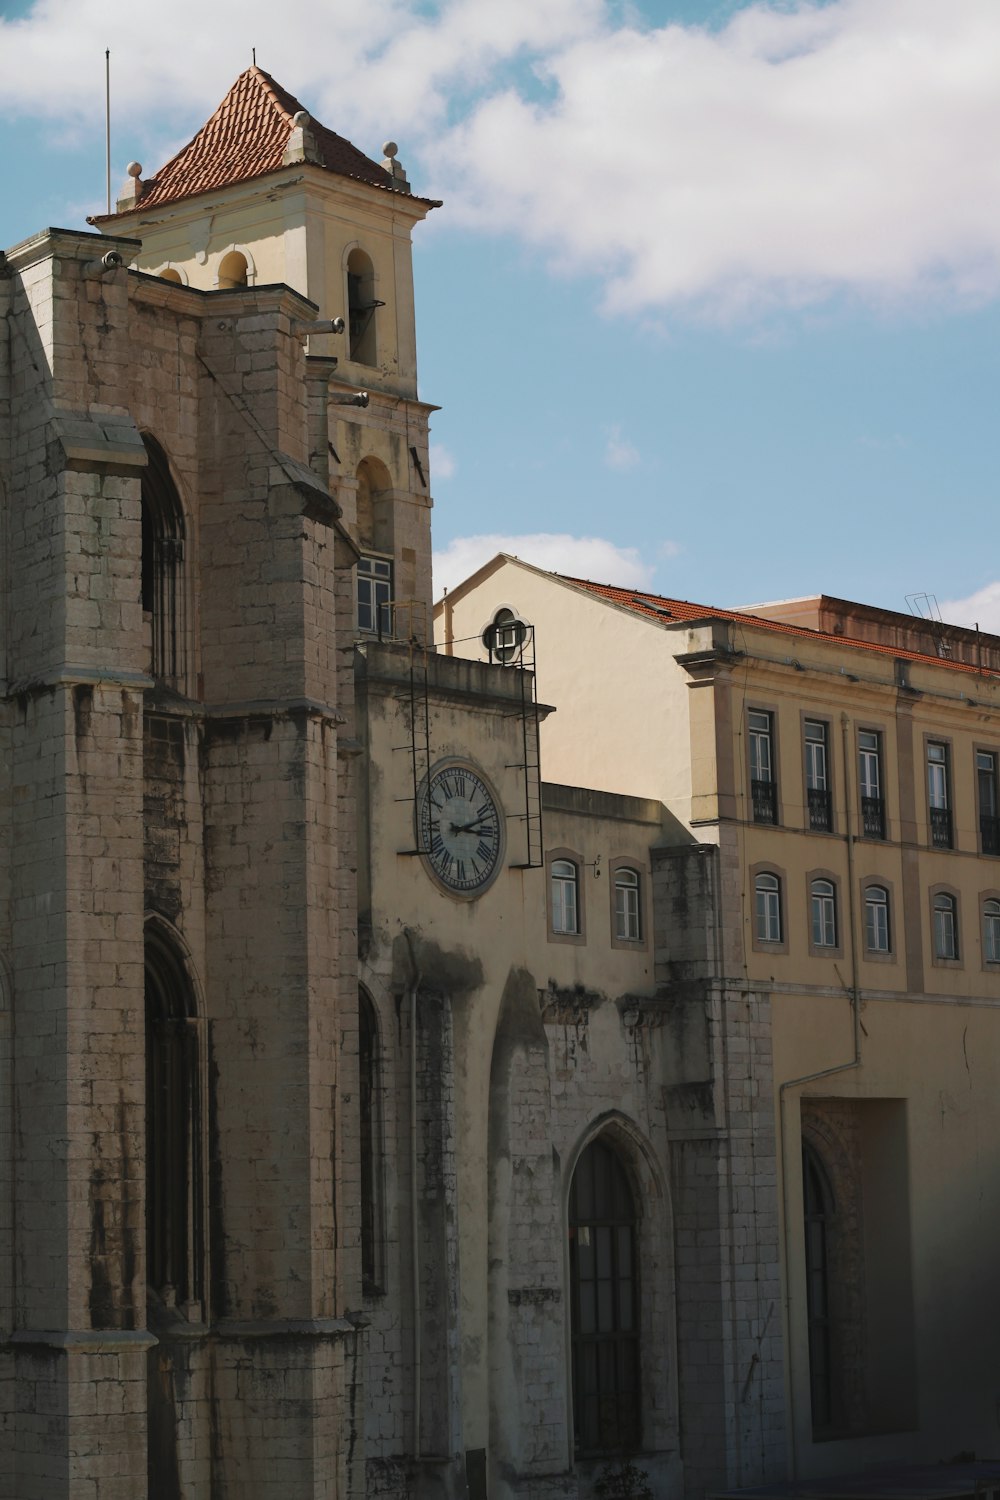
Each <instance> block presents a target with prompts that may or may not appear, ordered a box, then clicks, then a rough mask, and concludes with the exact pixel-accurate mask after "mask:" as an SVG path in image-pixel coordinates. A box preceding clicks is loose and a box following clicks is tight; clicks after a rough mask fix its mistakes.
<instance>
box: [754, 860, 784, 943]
mask: <svg viewBox="0 0 1000 1500" xmlns="http://www.w3.org/2000/svg"><path fill="white" fill-rule="evenodd" d="M766 882H771V884H766ZM754 925H755V931H756V933H757V941H758V943H780V942H781V941H782V931H781V876H780V875H775V874H773V873H772V872H771V871H770V870H761V871H760V873H759V874H757V875H756V876H755V877H754Z"/></svg>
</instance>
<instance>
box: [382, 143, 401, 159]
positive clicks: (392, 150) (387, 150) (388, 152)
mask: <svg viewBox="0 0 1000 1500" xmlns="http://www.w3.org/2000/svg"><path fill="white" fill-rule="evenodd" d="M398 150H399V147H398V146H397V145H396V142H395V141H386V142H385V144H384V145H383V147H382V155H383V156H395V154H396V152H397V151H398Z"/></svg>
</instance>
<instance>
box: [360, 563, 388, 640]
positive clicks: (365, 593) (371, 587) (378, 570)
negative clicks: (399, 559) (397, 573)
mask: <svg viewBox="0 0 1000 1500" xmlns="http://www.w3.org/2000/svg"><path fill="white" fill-rule="evenodd" d="M358 629H359V630H361V631H364V632H365V634H369V635H378V636H379V637H381V636H391V635H392V562H391V560H390V559H389V558H387V557H374V556H370V555H367V554H366V555H364V556H362V557H359V558H358Z"/></svg>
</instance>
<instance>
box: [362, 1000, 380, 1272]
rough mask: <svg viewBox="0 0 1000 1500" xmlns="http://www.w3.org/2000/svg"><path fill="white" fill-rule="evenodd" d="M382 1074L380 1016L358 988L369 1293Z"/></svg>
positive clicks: (376, 1227)
mask: <svg viewBox="0 0 1000 1500" xmlns="http://www.w3.org/2000/svg"><path fill="white" fill-rule="evenodd" d="M380 1096H381V1076H380V1066H379V1047H378V1017H377V1016H376V1014H375V1007H374V1005H373V1004H372V1002H371V1000H370V999H369V998H368V996H367V995H366V994H365V992H364V990H359V991H358V1102H359V1114H360V1137H361V1139H360V1157H361V1163H360V1165H361V1282H362V1287H363V1290H364V1292H365V1295H366V1296H371V1295H372V1294H374V1293H376V1292H378V1291H380V1290H381V1287H382V1253H381V1252H382V1193H381V1186H382V1170H381V1160H380V1155H381V1153H380V1151H379V1141H380V1132H379V1120H380V1109H381V1097H380Z"/></svg>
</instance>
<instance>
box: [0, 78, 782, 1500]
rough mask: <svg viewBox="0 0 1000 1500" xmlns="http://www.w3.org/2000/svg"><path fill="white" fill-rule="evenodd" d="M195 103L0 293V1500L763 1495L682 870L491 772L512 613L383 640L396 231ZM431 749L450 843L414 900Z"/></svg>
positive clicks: (404, 562) (767, 1387)
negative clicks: (500, 632) (225, 165)
mask: <svg viewBox="0 0 1000 1500" xmlns="http://www.w3.org/2000/svg"><path fill="white" fill-rule="evenodd" d="M262 80H264V81H262ZM238 89H242V90H243V94H241V95H240V96H239V97H240V98H243V97H244V95H246V96H247V97H249V96H251V95H252V96H253V97H254V98H256V97H257V95H258V94H261V97H263V98H264V100H265V104H266V105H267V108H268V109H272V110H273V111H274V112H275V113H274V115H273V119H274V121H276V122H277V123H276V124H275V130H278V127H279V126H280V131H284V132H285V134H286V136H287V140H286V141H285V144H284V145H282V141H283V140H285V137H284V136H282V137H281V138H280V139H277V146H276V148H275V149H277V151H278V155H277V157H276V164H274V165H273V166H272V167H271V168H269V169H268V171H267V172H265V173H264V175H263V177H261V176H258V177H251V178H249V179H246V180H244V179H242V178H241V179H238V180H234V181H232V182H225V183H223V184H222V185H221V186H219V187H217V188H215V189H213V190H212V193H211V194H208V190H207V189H206V188H204V186H203V185H202V186H199V185H198V184H197V182H196V183H195V188H194V189H192V190H191V192H190V193H189V194H188V196H185V193H184V192H181V193H180V196H175V197H174V198H173V199H170V200H169V201H170V203H171V207H170V210H169V212H161V210H160V209H157V208H156V204H157V202H158V201H159V202H162V201H163V197H164V194H165V193H166V188H165V187H164V186H163V184H164V183H169V181H171V180H172V179H171V178H170V173H169V172H165V173H164V174H163V176H162V178H161V183H160V187H159V188H158V189H157V188H156V187H155V180H154V187H153V188H152V189H151V190H150V192H149V194H148V195H147V197H146V199H145V205H146V206H145V208H144V206H143V204H144V200H143V197H142V184H141V183H139V182H138V181H137V182H135V183H134V184H133V189H132V192H133V197H132V200H131V201H130V202H126V203H125V204H124V207H123V214H122V216H120V217H118V218H115V219H114V221H113V222H111V223H108V224H106V225H105V226H104V227H105V228H106V229H107V230H108V231H109V232H108V234H106V235H105V236H103V237H101V236H98V235H87V234H77V233H70V232H65V231H49V232H47V233H43V234H40V235H38V236H37V237H35V238H34V239H32V240H29V241H26V242H25V243H24V244H22V245H19V246H17V247H15V248H14V249H13V250H11V251H10V252H8V254H7V256H6V258H5V259H4V261H3V263H2V274H0V301H2V303H3V311H4V315H5V322H4V327H5V328H6V330H7V335H6V342H5V344H4V345H3V351H2V356H0V499H2V509H3V517H4V529H3V539H4V545H3V580H2V583H3V596H4V599H5V601H6V603H5V609H4V611H3V614H2V617H0V631H2V652H3V675H4V694H3V698H2V706H0V735H2V744H3V752H4V753H3V758H2V766H3V772H2V779H0V810H2V816H0V829H2V843H3V858H2V861H0V877H2V886H0V954H2V956H3V967H2V971H0V1443H2V1451H3V1457H4V1460H5V1461H4V1463H3V1464H2V1465H0V1497H2V1500H43V1497H44V1500H61V1497H65V1500H69V1497H72V1500H119V1497H120V1500H136V1497H139V1496H148V1497H149V1500H181V1497H184V1500H196V1497H197V1500H202V1497H208V1496H212V1497H219V1500H222V1497H234V1496H236V1495H239V1496H241V1497H248V1500H249V1497H252V1500H269V1497H273V1500H279V1497H280V1500H321V1497H322V1500H333V1497H335V1496H336V1497H341V1500H344V1497H348V1496H357V1497H360V1496H362V1495H364V1494H366V1493H367V1494H370V1495H372V1496H377V1495H386V1496H389V1495H391V1496H393V1497H398V1500H403V1497H411V1496H412V1497H417V1496H420V1497H423V1496H427V1497H430V1496H439V1495H445V1496H448V1495H451V1496H460V1495H463V1494H465V1493H469V1494H471V1495H472V1496H474V1497H475V1500H480V1497H482V1496H484V1495H485V1494H487V1493H489V1494H490V1495H492V1496H497V1497H499V1496H509V1497H512V1500H513V1497H523V1500H543V1497H550V1496H552V1497H555V1496H571V1497H576V1496H578V1495H579V1496H586V1495H588V1494H589V1493H590V1492H591V1490H592V1486H593V1482H594V1478H595V1475H596V1474H597V1472H598V1471H599V1470H600V1468H601V1467H602V1465H603V1464H604V1463H606V1462H616V1461H617V1460H618V1458H620V1456H621V1454H622V1453H623V1452H624V1451H626V1450H628V1451H633V1452H634V1453H635V1454H637V1456H638V1459H639V1461H640V1462H641V1463H642V1465H643V1467H644V1468H645V1469H646V1471H647V1473H648V1474H649V1475H650V1476H651V1480H652V1482H653V1484H654V1487H655V1491H656V1493H657V1494H658V1495H663V1496H671V1497H678V1500H679V1497H681V1496H682V1495H690V1496H697V1495H701V1494H703V1493H705V1492H706V1491H707V1490H709V1489H712V1488H718V1487H721V1486H724V1485H727V1484H731V1483H736V1482H749V1481H752V1480H760V1479H763V1478H767V1477H769V1476H771V1475H773V1474H775V1473H779V1472H781V1470H782V1468H783V1465H784V1426H783V1423H784V1412H783V1401H782V1369H783V1363H782V1334H781V1324H780V1316H779V1313H778V1303H779V1301H780V1289H779V1247H778V1219H777V1201H776V1188H775V1150H776V1147H775V1130H774V1108H773V1084H772V1061H771V1025H770V998H769V995H768V992H767V989H766V987H765V986H762V985H757V984H753V985H746V984H740V983H738V982H734V980H733V978H732V969H731V968H729V967H727V965H726V963H725V961H724V956H723V954H722V952H721V951H720V949H719V945H718V942H717V940H716V927H717V911H718V901H719V882H720V881H721V880H722V879H723V878H724V876H723V871H724V869H725V863H724V861H720V857H719V851H718V848H716V847H712V846H708V845H700V844H694V845H693V844H692V843H691V841H690V839H686V840H680V839H678V838H677V837H676V826H675V822H674V820H673V819H672V818H671V816H670V814H669V813H668V812H667V810H666V808H665V807H664V805H663V804H662V803H661V802H659V801H650V800H646V799H641V798H636V797H630V796H625V795H608V794H599V793H594V792H591V791H587V790H585V789H581V788H579V787H573V786H561V785H551V784H544V783H541V782H540V776H539V765H538V723H539V720H541V719H544V718H545V716H546V715H547V714H548V713H549V712H550V708H551V706H550V705H538V704H536V703H535V698H534V686H533V674H532V673H531V671H530V670H529V668H530V665H531V662H530V660H529V659H528V657H527V656H526V654H525V652H524V651H523V650H522V649H521V648H522V647H523V645H524V639H523V637H520V638H518V637H515V647H514V648H512V649H510V650H508V649H507V648H506V647H503V646H501V647H499V648H498V650H497V651H496V652H493V653H492V660H490V661H488V662H482V663H480V662H469V661H464V660H460V659H458V658H456V657H453V656H446V655H441V654H438V653H436V652H435V651H434V650H433V649H432V648H431V647H430V645H429V640H428V636H429V620H428V618H427V616H428V605H429V601H430V597H431V579H430V523H429V515H430V494H429V470H428V461H427V439H428V429H427V419H428V414H429V412H430V410H431V408H429V407H427V406H426V405H425V404H423V403H421V402H420V400H419V399H418V396H417V388H416V365H415V334H414V327H413V316H412V286H411V280H410V271H409V234H410V230H411V229H412V227H413V225H414V224H415V223H416V222H417V221H418V220H419V218H420V217H422V215H423V213H425V212H426V210H427V207H428V206H429V205H428V204H427V203H426V201H425V200H418V199H414V198H412V197H411V196H410V195H409V193H408V191H407V190H406V189H405V186H404V185H402V184H405V178H402V177H401V176H400V173H401V169H400V168H399V164H398V162H396V161H395V158H394V156H393V155H390V156H389V157H387V161H386V163H384V164H383V168H378V167H377V166H376V165H375V164H373V163H367V165H364V159H362V163H363V164H362V166H361V167H358V165H357V163H355V162H354V161H353V158H351V159H348V158H346V157H345V158H343V159H342V158H341V157H340V156H338V157H336V158H335V157H334V156H332V155H330V154H329V153H332V152H333V151H334V149H335V145H331V144H330V141H329V139H328V137H330V136H331V133H329V132H326V133H323V132H322V131H321V128H320V127H314V125H313V123H312V122H310V121H309V120H308V118H306V119H305V120H303V119H302V118H300V114H301V111H298V110H293V109H292V107H291V106H292V105H293V104H295V103H296V101H290V102H289V100H288V96H285V95H284V94H283V93H282V92H281V91H280V90H278V89H277V87H276V86H274V85H273V84H272V83H271V81H270V80H266V75H262V74H259V72H258V70H256V69H254V70H251V73H250V74H248V75H244V79H243V80H241V81H240V84H239V85H238ZM268 90H270V92H268ZM237 102H238V101H237ZM280 131H279V135H280ZM206 139H208V138H206ZM333 140H334V143H336V141H337V140H339V138H333ZM250 144H252V143H250ZM209 145H210V141H209ZM343 145H346V143H341V146H343ZM205 149H206V150H207V149H208V147H207V146H206V148H205ZM351 149H353V148H351ZM336 150H337V151H339V150H340V147H339V146H336ZM324 152H326V153H327V155H326V156H324V155H323V153H324ZM182 155H183V153H182ZM358 155H359V154H358ZM334 161H335V162H336V163H339V164H335V165H331V162H334ZM345 161H347V162H348V166H349V167H350V170H348V166H345V165H344V162H345ZM379 172H383V176H384V180H383V178H380V177H379V176H378V173H379ZM359 173H360V175H358V174H359ZM192 180H194V179H192ZM189 185H190V184H189ZM157 192H159V193H160V199H159V200H158V199H157V197H156V194H157ZM206 195H207V196H206ZM210 210H211V211H210ZM144 214H145V217H144ZM158 214H159V215H160V216H159V217H158ZM129 236H134V237H129ZM269 257H270V260H269ZM154 273H162V274H154ZM366 277H368V278H369V281H368V282H366V281H365V278H366ZM310 299H311V300H310ZM341 316H344V317H345V319H346V322H347V327H346V329H344V330H343V331H342V332H341V331H339V330H337V328H336V327H335V324H334V321H333V320H335V319H337V318H338V317H341ZM366 318H367V319H368V321H366ZM372 319H374V322H372V321H371V320H372ZM317 320H321V321H317ZM313 325H315V326H316V327H319V328H322V330H323V331H322V332H321V333H312V334H311V333H310V328H311V326H313ZM373 330H374V331H373ZM338 341H339V342H338ZM319 349H321V350H322V352H321V353H319V352H317V350H319ZM307 350H308V352H307ZM338 350H339V351H340V352H339V353H338V352H337V351H338ZM338 361H339V363H338ZM362 383H363V384H364V386H365V389H366V392H367V404H364V403H363V402H362V401H361V399H360V397H359V394H358V393H359V388H360V386H361V385H362ZM539 649H540V650H543V649H544V644H540V646H539ZM556 707H557V708H558V705H556ZM442 768H443V770H444V772H447V769H448V768H455V769H456V770H457V771H459V772H462V773H465V774H474V775H475V776H477V777H478V778H480V783H481V785H482V786H483V787H485V788H487V789H488V793H489V796H490V799H491V806H492V807H493V808H494V809H495V810H496V817H497V828H498V829H499V830H500V831H499V832H498V833H497V835H496V837H497V838H498V840H499V852H500V853H501V854H502V858H498V859H497V860H496V865H495V868H494V869H493V872H492V874H491V876H490V877H489V878H488V879H485V880H483V882H482V883H481V884H478V885H477V884H476V883H475V880H474V879H473V881H472V883H471V884H470V885H468V886H467V887H465V888H464V889H463V888H461V887H460V885H459V884H456V883H455V881H454V879H453V880H452V883H451V884H449V879H448V875H449V870H448V867H447V866H442V865H441V864H440V863H439V864H437V865H435V862H434V859H435V854H434V847H433V835H429V834H428V833H427V830H426V829H425V828H424V824H423V823H422V817H423V814H422V813H421V808H422V806H424V804H423V803H422V801H421V799H422V798H426V797H427V796H428V795H429V788H430V787H431V786H432V785H433V778H434V777H435V776H437V775H438V774H439V773H441V772H442ZM454 796H455V798H456V799H457V798H458V796H459V793H458V792H456V793H455V794H454ZM453 805H454V806H457V805H459V804H458V802H457V800H456V801H455V802H454V803H453ZM450 816H451V817H452V818H453V819H455V818H456V817H457V816H458V814H456V813H454V812H452V813H451V814H450ZM477 816H478V814H477ZM427 817H428V823H429V826H430V827H433V817H434V814H433V813H429V812H428V814H427ZM466 826H467V829H472V828H477V829H478V827H479V826H480V825H479V824H478V823H477V822H476V819H475V817H474V816H470V818H469V820H468V823H467V825H466ZM462 831H463V830H462V828H461V827H457V828H456V826H455V824H454V822H453V823H452V825H451V834H452V835H455V834H459V833H461V832H462ZM496 852H497V851H496V850H494V851H491V857H493V855H495V853H496ZM483 857H484V858H485V855H484V856H483ZM557 866H558V868H557ZM560 870H562V871H564V874H563V875H562V876H560V874H559V871H560ZM567 870H568V871H569V872H570V873H568V874H566V873H565V871H567ZM622 872H624V876H625V878H624V879H622V878H621V876H622ZM559 879H561V880H562V882H563V884H562V886H560V887H558V888H557V880H559ZM569 893H571V894H569ZM557 899H558V900H561V901H569V900H570V899H571V901H572V908H571V910H570V909H569V908H567V909H564V910H562V911H561V914H560V915H559V916H558V917H557V916H556V914H555V912H554V908H553V902H554V901H556V900H557ZM588 1194H590V1197H591V1200H593V1201H590V1200H588V1199H587V1195H588ZM602 1195H603V1196H602ZM598 1200H600V1201H599V1202H598ZM601 1203H603V1205H604V1207H603V1208H602V1207H601ZM601 1247H604V1248H603V1249H602V1248H601ZM605 1252H606V1253H607V1255H608V1256H610V1257H611V1260H609V1262H608V1264H609V1265H610V1266H612V1269H611V1270H610V1271H609V1270H606V1269H602V1267H601V1264H600V1262H601V1256H602V1255H604V1254H605ZM608 1297H610V1298H612V1299H613V1300H614V1307H613V1308H611V1303H608V1306H607V1307H605V1301H606V1300H607V1298H608ZM590 1298H593V1299H594V1300H593V1304H592V1306H593V1308H597V1309H598V1311H597V1312H595V1313H593V1316H592V1321H593V1323H594V1326H593V1327H592V1328H588V1326H587V1319H588V1317H589V1316H591V1314H588V1312H587V1308H588V1307H590V1306H591V1302H590V1301H588V1299H590ZM602 1299H603V1300H602ZM609 1308H611V1310H610V1311H609V1310H608V1309H609ZM588 1403H589V1404H588Z"/></svg>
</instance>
